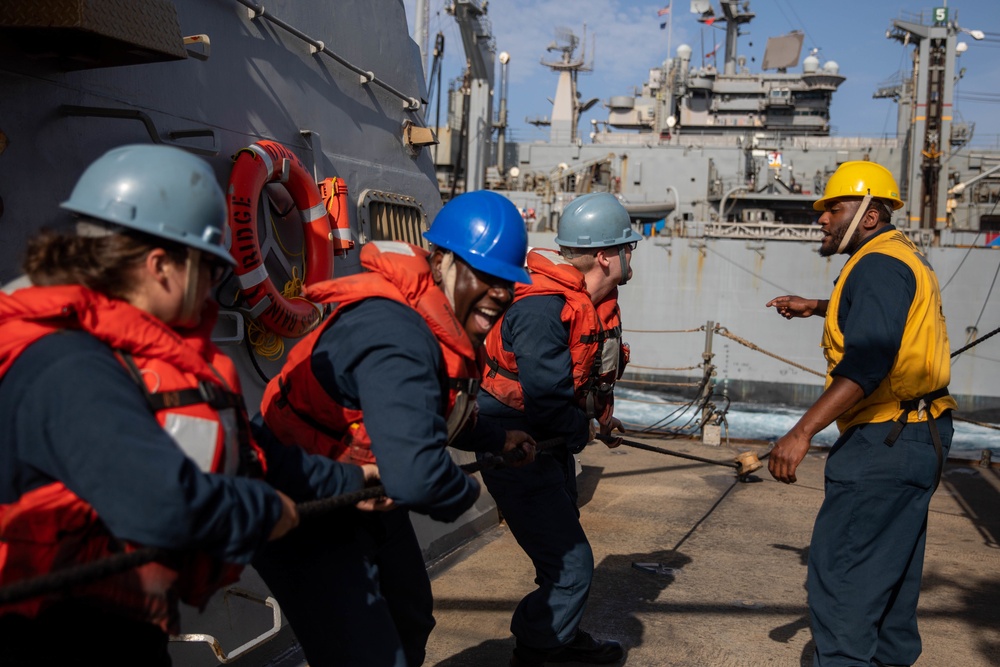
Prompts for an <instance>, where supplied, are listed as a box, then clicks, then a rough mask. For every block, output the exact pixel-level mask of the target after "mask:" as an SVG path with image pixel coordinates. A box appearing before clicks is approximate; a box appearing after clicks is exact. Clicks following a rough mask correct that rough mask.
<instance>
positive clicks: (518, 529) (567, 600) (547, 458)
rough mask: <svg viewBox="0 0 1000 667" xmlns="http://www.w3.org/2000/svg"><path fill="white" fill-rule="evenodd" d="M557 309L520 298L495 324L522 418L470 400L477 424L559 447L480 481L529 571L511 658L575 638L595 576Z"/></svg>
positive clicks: (578, 421) (578, 422) (543, 300)
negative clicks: (531, 585)
mask: <svg viewBox="0 0 1000 667" xmlns="http://www.w3.org/2000/svg"><path fill="white" fill-rule="evenodd" d="M565 303H566V300H565V298H563V297H562V296H559V295H539V296H531V297H526V298H523V299H520V300H518V301H516V302H515V303H514V304H513V305H511V307H510V308H509V309H508V310H507V312H506V313H505V314H504V318H503V321H502V323H501V324H500V327H501V329H500V333H501V338H502V340H503V346H504V349H506V350H509V351H512V352H513V353H514V355H515V357H516V359H517V368H518V381H519V382H520V384H521V386H522V387H523V388H524V408H525V409H524V412H520V411H517V410H515V409H513V408H511V407H508V406H506V405H504V404H502V403H500V402H499V401H497V400H496V399H495V398H494V397H492V396H490V395H489V394H488V393H486V392H481V393H480V398H479V411H480V417H481V418H483V419H491V420H494V421H496V422H497V423H499V424H500V425H501V426H503V427H504V428H505V429H518V430H523V431H527V432H528V433H529V434H531V435H532V437H534V438H535V440H536V441H543V440H548V439H551V438H556V437H562V438H564V439H565V441H566V445H565V446H562V447H557V448H554V449H548V450H544V451H543V452H540V453H539V455H538V456H537V457H536V459H535V461H534V462H533V463H530V464H528V465H526V466H523V467H520V468H516V469H509V468H498V469H492V470H484V471H483V479H484V480H485V482H486V486H487V488H488V489H489V491H490V493H491V494H492V495H493V498H494V499H495V500H496V501H497V505H498V506H499V508H500V512H501V513H502V514H503V518H504V520H505V521H506V522H507V525H508V526H509V527H510V531H511V533H512V534H513V535H514V537H515V539H516V540H517V543H518V544H519V545H520V546H521V548H522V549H524V552H525V553H526V554H527V555H528V556H529V557H530V558H531V561H532V563H533V564H534V566H535V582H536V583H537V584H538V588H537V589H535V590H534V591H532V592H531V593H529V594H528V595H527V596H525V597H524V599H522V600H521V602H520V603H519V604H518V606H517V609H516V610H515V612H514V616H513V619H512V620H511V624H510V629H511V632H512V633H513V634H514V636H515V637H516V638H517V643H518V647H519V648H521V649H522V650H524V649H527V650H531V649H537V650H538V651H539V653H540V655H541V654H544V653H545V652H547V651H550V650H552V649H556V648H559V647H561V646H565V645H567V644H569V643H570V642H572V641H573V639H574V637H576V632H577V629H578V628H579V625H580V619H581V618H582V617H583V611H584V606H585V605H586V602H587V596H588V594H589V593H590V582H591V579H592V577H593V573H594V554H593V551H592V550H591V548H590V543H589V542H588V541H587V535H586V534H585V533H584V531H583V527H582V526H581V525H580V511H579V509H578V508H577V488H576V463H575V460H574V458H573V453H574V452H579V451H580V450H581V449H583V447H584V446H585V445H586V444H587V442H588V441H589V439H590V433H589V430H590V420H589V419H588V418H587V415H586V413H585V412H584V411H583V410H582V409H581V408H580V407H579V406H578V405H577V404H576V402H575V401H574V389H573V378H572V375H571V372H572V368H573V363H572V358H571V356H570V348H569V326H568V324H566V323H564V322H562V321H561V320H560V313H561V312H562V309H563V306H564V305H565Z"/></svg>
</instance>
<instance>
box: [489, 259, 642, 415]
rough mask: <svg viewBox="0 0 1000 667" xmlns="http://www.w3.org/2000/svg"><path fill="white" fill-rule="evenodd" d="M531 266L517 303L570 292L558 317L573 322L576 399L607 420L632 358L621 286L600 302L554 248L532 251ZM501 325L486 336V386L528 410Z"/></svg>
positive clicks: (571, 338)
mask: <svg viewBox="0 0 1000 667" xmlns="http://www.w3.org/2000/svg"><path fill="white" fill-rule="evenodd" d="M528 270H529V271H530V272H531V280H532V282H531V284H530V285H528V284H525V283H518V284H517V287H516V290H515V293H514V303H517V302H518V301H520V300H521V299H525V298H528V297H532V296H542V295H549V294H558V295H560V296H563V297H565V299H566V305H564V306H563V309H562V312H561V313H560V315H559V317H560V319H561V320H562V321H563V322H566V323H567V324H568V325H569V351H570V356H571V357H572V359H573V368H572V373H573V387H574V389H575V399H576V402H577V404H578V405H579V406H580V408H581V409H583V410H585V411H586V413H587V416H588V417H593V418H596V419H597V420H598V421H599V422H601V423H602V424H604V423H607V421H608V420H610V418H611V414H612V411H613V409H614V394H613V391H614V384H615V381H616V380H618V378H620V377H621V374H622V373H623V372H624V370H625V363H627V360H628V347H627V346H626V345H624V344H623V343H622V342H621V335H622V327H621V311H620V310H619V309H618V289H617V288H615V289H614V290H613V291H612V292H611V293H610V294H609V295H608V296H607V297H605V298H604V299H603V300H602V301H601V302H600V303H599V304H597V305H596V306H595V305H594V304H593V302H592V301H591V299H590V293H588V292H587V287H586V285H585V284H584V279H583V274H582V273H580V271H579V270H577V269H576V268H575V267H574V266H573V265H572V264H570V263H569V262H568V261H566V260H565V259H563V257H562V256H561V255H560V254H559V253H557V252H556V251H554V250H540V249H536V250H532V251H531V252H529V253H528ZM502 327H503V323H502V322H500V323H499V324H497V325H496V326H494V327H493V329H491V330H490V332H489V334H488V335H487V336H486V344H485V347H486V357H485V359H486V361H485V367H484V368H483V390H484V391H487V392H489V394H490V395H492V396H493V397H494V398H496V399H497V400H498V401H500V402H501V403H503V404H504V405H507V406H509V407H512V408H514V409H515V410H520V411H522V412H523V411H524V388H523V387H521V384H520V382H519V381H518V379H517V373H518V371H517V359H516V358H515V357H514V354H513V352H509V351H508V350H505V349H504V347H503V338H502V334H501V329H502Z"/></svg>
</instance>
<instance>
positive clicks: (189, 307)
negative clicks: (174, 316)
mask: <svg viewBox="0 0 1000 667" xmlns="http://www.w3.org/2000/svg"><path fill="white" fill-rule="evenodd" d="M184 268H185V269H186V271H185V273H186V274H187V278H186V280H187V282H186V283H185V284H184V302H183V303H182V304H181V315H180V321H181V322H184V323H188V322H194V321H196V320H197V316H198V315H199V314H200V313H201V307H202V305H203V304H201V303H198V302H197V299H198V272H199V271H200V270H201V251H200V250H195V249H194V248H188V253H187V259H186V260H185V262H184Z"/></svg>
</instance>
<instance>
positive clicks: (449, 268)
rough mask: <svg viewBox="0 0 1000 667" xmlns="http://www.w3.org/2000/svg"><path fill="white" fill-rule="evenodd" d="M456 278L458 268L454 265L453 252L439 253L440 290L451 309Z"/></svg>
mask: <svg viewBox="0 0 1000 667" xmlns="http://www.w3.org/2000/svg"><path fill="white" fill-rule="evenodd" d="M457 278H458V268H457V267H456V266H455V254H454V253H451V252H445V253H443V254H442V255H441V285H440V287H441V291H442V292H444V295H445V296H446V297H447V298H448V303H449V304H451V309H452V310H455V281H456V279H457Z"/></svg>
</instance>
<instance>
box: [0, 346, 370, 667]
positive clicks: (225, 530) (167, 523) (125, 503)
mask: <svg viewBox="0 0 1000 667" xmlns="http://www.w3.org/2000/svg"><path fill="white" fill-rule="evenodd" d="M258 435H262V436H265V437H261V438H260V439H259V443H258V444H260V446H261V447H262V448H263V449H264V451H265V455H266V457H267V462H268V479H267V482H268V483H265V482H263V481H260V480H253V479H245V478H239V477H230V476H225V475H209V474H204V473H202V472H201V471H200V470H199V469H198V467H197V466H196V465H195V463H194V462H193V461H191V459H189V458H188V457H187V456H185V454H184V452H183V451H182V450H181V449H180V448H179V447H178V446H177V445H176V443H175V442H174V440H173V439H172V438H171V437H170V436H169V435H168V434H167V433H166V431H164V430H163V428H162V427H161V426H160V424H159V422H158V421H157V420H156V417H155V416H154V414H153V413H152V412H151V410H150V407H149V404H148V403H147V401H146V397H145V396H144V394H143V391H142V390H141V389H140V388H139V386H138V385H137V384H136V382H135V380H133V379H132V377H131V376H130V375H129V374H128V373H127V372H126V370H125V367H124V366H123V365H122V363H121V362H120V361H119V360H118V359H117V357H115V356H114V353H113V352H112V351H111V349H110V348H109V347H108V346H107V345H105V344H104V343H102V342H101V341H99V340H97V339H96V338H94V337H93V336H91V335H89V334H87V333H84V332H80V331H63V332H58V333H53V334H51V335H48V336H45V337H44V338H41V339H40V340H38V341H36V342H35V343H33V344H31V345H30V346H29V347H28V348H27V349H26V350H25V351H24V352H23V353H22V354H21V355H20V356H19V357H18V359H17V360H16V361H15V362H14V363H13V365H12V366H11V368H10V369H9V370H8V372H7V373H6V375H4V377H3V380H2V381H0V443H2V446H0V503H12V502H14V501H16V500H17V499H18V498H19V497H20V496H21V495H23V494H24V493H27V492H28V491H31V490H33V489H37V488H40V487H42V486H45V485H47V484H50V483H52V482H53V481H61V482H62V483H63V484H65V485H66V487H67V488H69V489H70V490H71V491H73V492H74V493H75V494H76V495H77V496H79V497H80V498H82V499H84V500H86V501H87V502H88V503H90V504H91V505H92V506H93V508H94V509H95V510H96V511H97V514H98V516H100V517H101V520H102V521H103V522H104V524H105V525H106V526H107V528H108V529H109V530H110V531H111V533H112V534H114V535H115V536H116V537H118V538H121V539H125V540H131V541H134V542H136V543H138V544H142V545H145V546H151V547H162V548H167V549H177V550H183V549H197V550H199V551H202V552H206V553H209V554H211V555H213V556H215V557H217V558H219V559H220V560H223V561H226V562H230V563H241V564H245V563H248V562H249V561H250V559H251V558H252V557H253V555H254V554H255V553H256V552H257V550H258V549H260V548H261V547H262V546H263V545H264V543H265V541H266V540H267V538H268V535H269V534H270V533H271V530H272V529H273V527H274V525H275V523H277V521H278V519H279V517H280V516H281V500H280V499H279V497H278V495H277V494H276V493H275V492H274V490H273V488H272V485H273V486H274V487H276V488H280V489H281V490H282V491H284V492H285V493H287V494H288V495H289V496H290V497H292V498H293V499H294V500H296V501H304V500H309V499H312V498H316V497H318V496H328V495H337V494H340V493H347V492H350V491H355V490H358V489H361V488H362V487H363V486H364V481H363V479H362V473H361V469H360V468H358V467H357V466H344V465H338V464H336V463H334V462H332V461H330V460H328V459H325V458H323V457H318V456H309V455H307V454H305V453H304V452H303V451H302V450H299V449H297V448H288V447H284V446H273V445H271V443H270V442H269V441H268V439H267V437H266V435H265V434H263V433H259V434H258ZM33 633H38V636H36V635H35V634H33ZM109 638H113V639H109ZM53 639H56V641H53ZM166 645H167V636H166V635H165V634H164V633H163V631H162V630H160V628H158V627H156V626H153V625H151V624H148V623H143V622H139V621H134V620H132V619H129V618H126V617H124V616H121V615H117V614H115V613H113V611H105V610H100V609H96V608H93V607H89V606H84V604H82V603H77V602H74V601H73V599H72V598H68V599H67V600H66V601H65V602H58V603H55V604H53V605H52V606H51V607H49V608H48V609H47V610H46V611H44V612H43V613H42V615H41V616H40V617H39V619H38V620H37V621H36V622H29V621H27V619H24V618H23V617H21V616H17V615H13V614H8V615H0V646H2V647H3V648H2V650H0V653H2V654H3V658H0V663H3V664H5V665H21V664H25V665H28V664H31V665H37V664H78V663H81V662H83V663H86V662H88V660H87V658H88V656H89V657H91V658H92V660H90V662H96V663H99V664H102V665H118V664H121V665H134V664H143V665H162V664H169V657H168V655H167V652H166ZM22 650H23V654H22V653H21V651H22Z"/></svg>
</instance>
